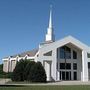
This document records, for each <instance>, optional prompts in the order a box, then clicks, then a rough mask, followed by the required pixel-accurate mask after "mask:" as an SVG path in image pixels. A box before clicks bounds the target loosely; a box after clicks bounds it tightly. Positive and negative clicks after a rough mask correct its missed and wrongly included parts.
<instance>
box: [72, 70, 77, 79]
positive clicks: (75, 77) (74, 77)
mask: <svg viewBox="0 0 90 90" xmlns="http://www.w3.org/2000/svg"><path fill="white" fill-rule="evenodd" d="M73 80H77V72H73Z"/></svg>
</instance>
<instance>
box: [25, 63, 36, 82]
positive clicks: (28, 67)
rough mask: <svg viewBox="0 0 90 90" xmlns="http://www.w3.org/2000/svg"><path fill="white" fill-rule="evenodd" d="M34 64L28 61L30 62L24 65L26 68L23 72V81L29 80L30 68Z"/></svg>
mask: <svg viewBox="0 0 90 90" xmlns="http://www.w3.org/2000/svg"><path fill="white" fill-rule="evenodd" d="M34 64H35V62H34V61H30V62H28V64H27V65H26V67H25V70H24V77H25V80H27V81H28V80H29V78H28V77H29V76H28V75H29V74H30V72H31V67H32V66H33V65H34Z"/></svg>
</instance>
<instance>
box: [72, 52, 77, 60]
mask: <svg viewBox="0 0 90 90" xmlns="http://www.w3.org/2000/svg"><path fill="white" fill-rule="evenodd" d="M73 59H77V52H76V51H73Z"/></svg>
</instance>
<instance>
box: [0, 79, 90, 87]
mask: <svg viewBox="0 0 90 90" xmlns="http://www.w3.org/2000/svg"><path fill="white" fill-rule="evenodd" d="M9 81H11V80H10V79H0V85H20V86H21V85H25V86H30V85H35V86H36V85H90V81H88V82H82V81H60V82H49V83H18V82H17V83H16V82H15V83H11V82H10V83H7V82H9Z"/></svg>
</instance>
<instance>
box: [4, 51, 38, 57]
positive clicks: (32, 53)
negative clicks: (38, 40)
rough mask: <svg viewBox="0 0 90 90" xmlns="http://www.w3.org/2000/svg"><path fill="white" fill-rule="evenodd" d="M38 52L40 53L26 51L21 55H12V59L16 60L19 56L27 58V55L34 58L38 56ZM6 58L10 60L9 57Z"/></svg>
mask: <svg viewBox="0 0 90 90" xmlns="http://www.w3.org/2000/svg"><path fill="white" fill-rule="evenodd" d="M37 52H38V49H33V50H30V51H26V52H23V53H20V54H16V55H12V56H10V57H11V58H15V57H17V56H19V57H25V56H26V55H27V56H29V57H33V56H35V55H36V53H37ZM5 58H8V57H5Z"/></svg>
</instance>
